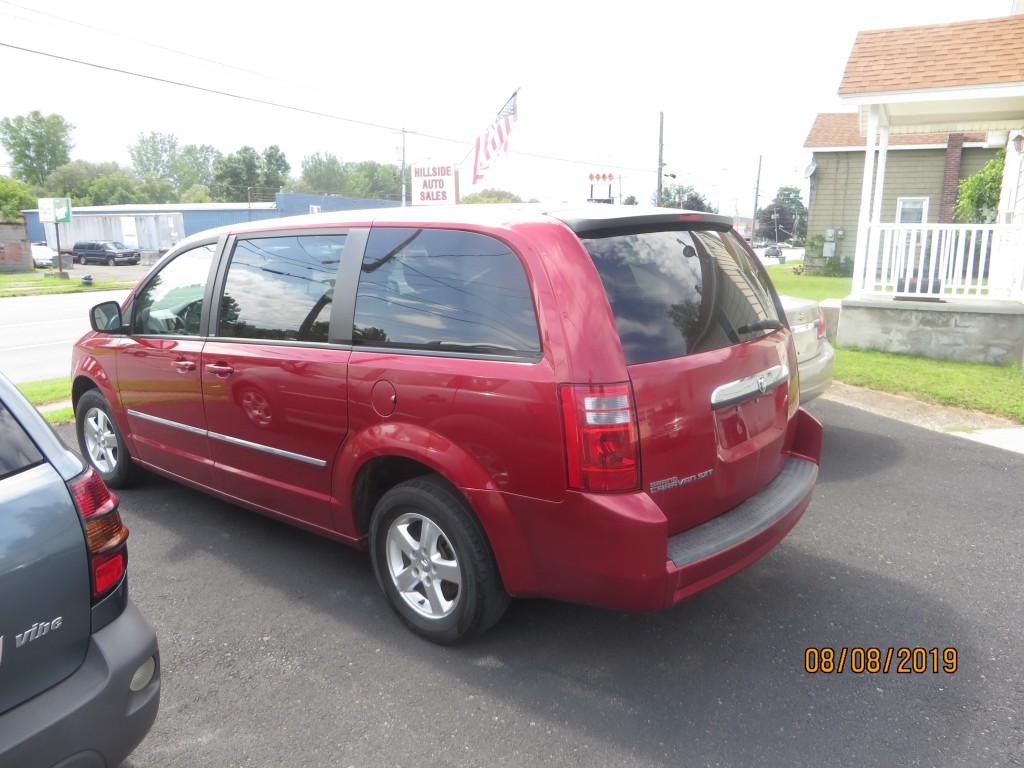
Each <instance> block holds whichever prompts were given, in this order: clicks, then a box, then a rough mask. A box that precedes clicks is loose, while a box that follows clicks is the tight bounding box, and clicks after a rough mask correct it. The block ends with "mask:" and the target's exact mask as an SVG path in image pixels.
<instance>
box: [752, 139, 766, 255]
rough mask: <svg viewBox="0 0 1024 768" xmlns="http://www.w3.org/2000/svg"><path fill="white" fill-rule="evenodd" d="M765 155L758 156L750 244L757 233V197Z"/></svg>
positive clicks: (759, 190) (759, 191)
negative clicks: (762, 161) (762, 160)
mask: <svg viewBox="0 0 1024 768" xmlns="http://www.w3.org/2000/svg"><path fill="white" fill-rule="evenodd" d="M762 158H763V155H758V156H757V185H756V186H755V187H754V217H753V218H752V219H751V220H750V244H751V245H753V244H754V236H755V235H756V234H757V197H758V195H759V194H760V193H761V159H762Z"/></svg>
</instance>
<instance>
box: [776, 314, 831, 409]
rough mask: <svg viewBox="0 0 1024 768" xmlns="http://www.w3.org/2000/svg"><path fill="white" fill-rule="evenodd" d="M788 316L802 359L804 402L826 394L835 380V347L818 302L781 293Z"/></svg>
mask: <svg viewBox="0 0 1024 768" xmlns="http://www.w3.org/2000/svg"><path fill="white" fill-rule="evenodd" d="M779 298H780V299H782V306H783V308H784V309H785V311H786V320H787V321H788V322H789V328H790V330H791V331H793V342H794V343H795V344H796V356H797V360H798V361H799V363H800V402H801V403H806V402H809V401H811V400H813V399H814V398H816V397H817V396H818V395H820V394H822V393H823V392H825V390H827V389H828V388H829V385H831V384H832V370H833V368H834V367H835V350H833V349H832V345H831V344H829V343H828V339H827V338H825V331H826V328H825V313H824V312H822V311H821V306H820V305H819V304H818V302H816V301H813V300H812V299H801V298H797V297H796V296H785V295H780V296H779Z"/></svg>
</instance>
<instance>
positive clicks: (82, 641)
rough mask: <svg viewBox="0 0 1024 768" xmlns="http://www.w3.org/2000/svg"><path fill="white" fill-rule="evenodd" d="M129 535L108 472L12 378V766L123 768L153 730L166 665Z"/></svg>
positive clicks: (1, 662) (5, 572)
mask: <svg viewBox="0 0 1024 768" xmlns="http://www.w3.org/2000/svg"><path fill="white" fill-rule="evenodd" d="M127 537H128V529H127V528H126V527H125V526H124V524H123V523H122V521H121V517H120V514H119V512H118V501H117V498H116V497H115V496H113V495H112V494H111V493H110V492H109V491H108V490H107V487H106V485H104V483H103V479H102V478H101V477H100V476H99V474H97V472H96V470H94V469H93V468H92V467H90V466H89V465H88V464H85V463H83V462H82V460H81V459H80V458H79V457H78V456H77V455H76V454H74V453H72V452H71V451H69V450H68V449H67V448H65V447H64V444H63V443H62V442H61V441H60V439H59V438H58V437H57V436H56V435H55V434H54V432H53V431H52V430H51V429H50V427H49V425H48V424H47V423H46V422H45V421H44V420H43V418H42V417H41V416H40V415H39V414H38V413H37V412H36V410H35V409H34V408H33V407H32V406H31V405H30V404H29V403H28V401H26V400H25V398H24V397H23V396H22V395H21V393H20V392H19V391H18V390H17V389H16V388H15V387H14V385H13V384H11V383H10V382H9V381H8V380H7V378H5V377H4V376H2V375H0V765H3V766H12V767H13V766H17V768H36V767H37V766H47V767H49V766H56V765H58V764H59V765H61V766H72V765H74V766H106V767H108V768H114V766H117V765H119V764H120V763H121V762H122V761H123V760H124V758H125V757H127V756H128V754H129V753H130V752H131V751H132V750H133V749H134V748H135V747H136V746H137V745H138V744H139V743H140V742H141V741H142V739H143V737H145V735H146V733H147V732H148V731H149V729H150V727H151V726H152V724H153V722H154V720H155V718H156V715H157V710H158V708H159V704H160V655H159V652H158V649H157V640H156V636H155V635H154V633H153V630H152V628H151V627H150V626H149V624H148V623H147V622H146V620H145V618H143V616H142V614H141V613H140V612H139V610H138V609H137V608H136V607H135V604H134V603H133V602H132V601H131V600H130V599H129V597H128V581H127V564H128V550H127V547H126V544H125V541H126V539H127Z"/></svg>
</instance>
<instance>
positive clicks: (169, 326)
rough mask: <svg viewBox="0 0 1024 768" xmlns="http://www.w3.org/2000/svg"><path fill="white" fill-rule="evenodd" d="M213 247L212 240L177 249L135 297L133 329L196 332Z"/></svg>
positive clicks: (177, 333)
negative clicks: (178, 250) (207, 242)
mask: <svg viewBox="0 0 1024 768" xmlns="http://www.w3.org/2000/svg"><path fill="white" fill-rule="evenodd" d="M216 248H217V247H216V245H215V244H214V243H209V244H207V245H200V246H197V247H195V248H192V249H191V250H188V251H184V252H182V253H179V254H178V255H177V256H175V257H174V258H173V259H172V260H171V261H169V262H167V263H166V264H164V265H163V266H162V267H161V269H160V271H159V272H158V273H157V274H156V275H154V276H153V277H152V278H151V279H150V280H149V281H148V282H147V283H146V285H145V287H144V288H143V289H142V290H141V291H139V294H138V295H137V296H136V298H135V310H134V316H133V319H132V329H133V332H134V333H137V334H140V335H143V336H149V335H172V336H198V335H199V319H200V317H201V316H202V313H203V296H204V294H205V293H206V284H207V282H209V278H210V264H211V263H212V262H213V253H214V251H215V250H216Z"/></svg>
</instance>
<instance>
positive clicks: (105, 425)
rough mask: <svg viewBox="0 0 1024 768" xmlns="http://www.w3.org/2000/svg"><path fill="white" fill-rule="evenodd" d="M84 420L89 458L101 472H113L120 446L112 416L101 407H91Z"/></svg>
mask: <svg viewBox="0 0 1024 768" xmlns="http://www.w3.org/2000/svg"><path fill="white" fill-rule="evenodd" d="M83 421H84V424H85V426H84V435H85V447H86V450H87V452H88V454H89V458H90V459H91V460H92V463H93V464H95V465H96V468H97V469H98V470H100V471H101V472H113V471H114V469H115V468H116V467H117V453H118V446H117V435H115V434H114V430H113V427H112V424H111V421H110V418H109V417H108V416H107V414H106V413H104V412H103V411H102V410H101V409H99V408H90V409H89V410H88V411H87V412H86V414H85V418H84V419H83Z"/></svg>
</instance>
